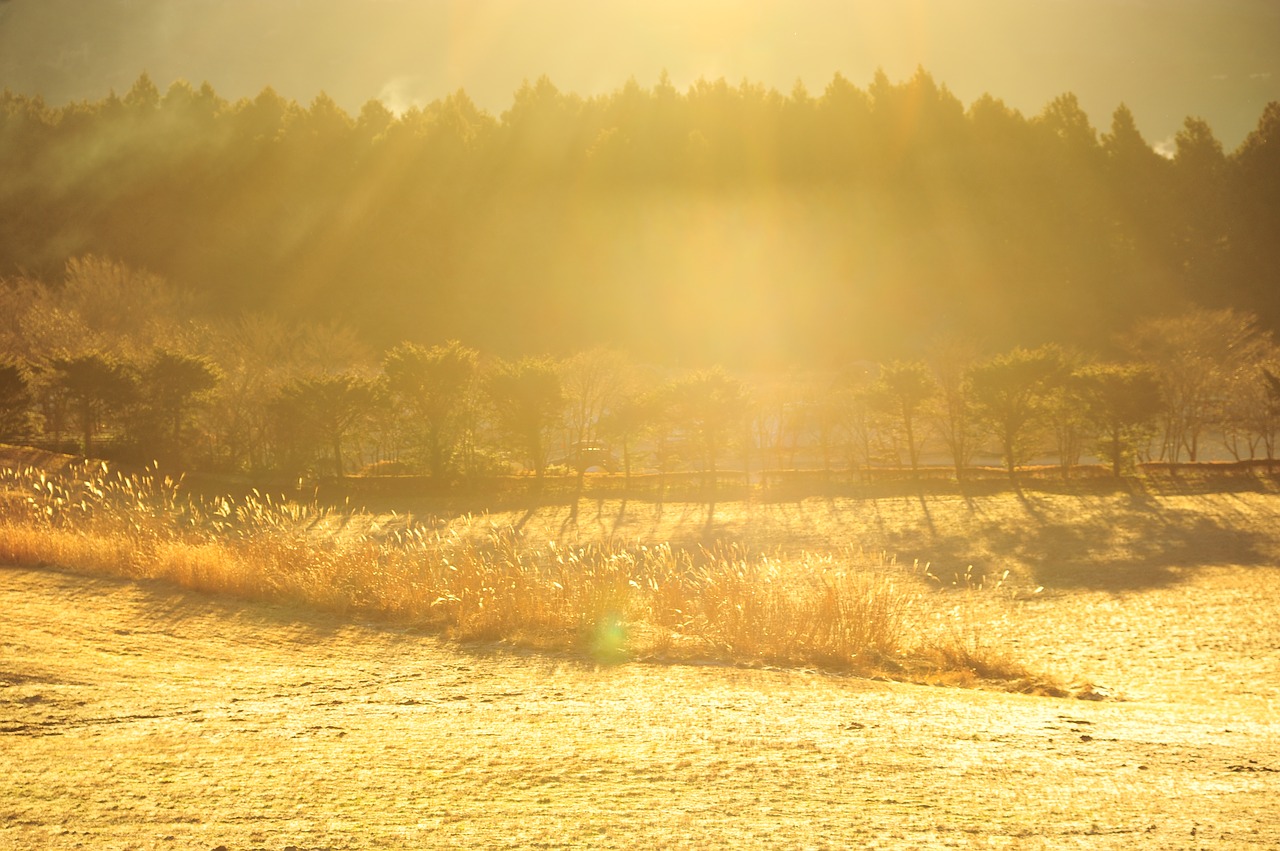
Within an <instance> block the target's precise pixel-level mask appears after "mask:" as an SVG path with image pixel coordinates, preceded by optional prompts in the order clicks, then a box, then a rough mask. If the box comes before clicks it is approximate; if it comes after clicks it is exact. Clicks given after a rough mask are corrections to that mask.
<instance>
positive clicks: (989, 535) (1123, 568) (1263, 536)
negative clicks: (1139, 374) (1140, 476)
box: [888, 492, 1280, 593]
mask: <svg viewBox="0 0 1280 851" xmlns="http://www.w3.org/2000/svg"><path fill="white" fill-rule="evenodd" d="M1017 501H1018V505H1019V507H1020V508H1021V509H1022V510H1021V512H1019V513H1017V514H1016V515H1014V516H1012V517H1010V516H1005V517H999V516H994V515H989V516H987V517H979V515H976V514H975V515H974V518H975V520H976V521H977V522H975V523H974V524H972V525H971V526H970V527H969V528H967V529H965V530H964V531H963V532H950V533H945V534H937V533H936V532H935V533H932V534H928V535H925V536H923V537H924V540H920V539H916V540H909V538H908V537H907V536H905V535H899V536H898V537H897V539H896V540H895V539H893V538H892V536H891V539H890V540H889V541H888V543H889V545H890V546H896V547H897V551H898V553H899V555H900V556H905V555H907V554H909V551H910V549H921V548H923V549H924V550H926V553H925V554H926V555H927V557H928V559H929V560H930V561H931V562H932V563H934V564H940V565H950V566H952V568H953V569H955V570H956V571H957V572H960V568H961V566H962V565H963V566H969V565H972V566H973V568H974V569H973V572H972V575H973V578H974V581H980V580H981V579H982V577H984V576H987V575H990V574H993V573H1000V572H1002V571H1003V569H1004V568H1005V567H1008V566H1010V565H1015V566H1020V567H1021V569H1022V570H1023V571H1024V572H1025V575H1026V578H1027V579H1029V580H1030V581H1032V582H1034V583H1036V584H1038V585H1042V586H1045V587H1049V588H1060V589H1080V590H1097V591H1110V592H1117V593H1119V592H1128V591H1137V590H1143V589H1151V588H1160V587H1167V586H1170V585H1174V584H1177V583H1179V582H1181V581H1182V580H1183V579H1184V578H1185V575H1186V571H1188V570H1191V569H1195V568H1197V567H1204V566H1209V565H1218V564H1232V565H1242V566H1246V567H1271V566H1273V565H1275V564H1276V554H1277V551H1278V550H1280V546H1278V544H1280V537H1277V536H1272V535H1270V534H1268V533H1266V532H1265V531H1263V530H1260V529H1257V528H1252V529H1250V528H1245V527H1244V526H1242V525H1240V524H1236V523H1233V522H1231V521H1230V519H1229V518H1222V517H1219V516H1214V515H1212V514H1209V513H1206V512H1200V511H1196V510H1188V509H1182V508H1174V507H1170V506H1162V505H1160V504H1159V503H1158V502H1157V501H1156V500H1154V499H1153V498H1151V495H1150V494H1143V493H1140V492H1134V493H1131V494H1130V496H1129V498H1128V499H1125V500H1123V501H1120V500H1112V501H1107V502H1105V503H1103V504H1101V505H1098V504H1086V503H1080V504H1079V505H1072V504H1070V503H1067V504H1066V506H1065V507H1067V508H1069V509H1072V510H1071V511H1070V513H1067V512H1061V511H1060V510H1059V509H1061V508H1062V507H1063V504H1062V503H1059V504H1058V505H1057V506H1053V505H1051V504H1049V503H1047V502H1046V501H1044V500H1042V499H1040V498H1037V497H1036V496H1035V495H1034V494H1030V493H1022V494H1020V495H1018V500H1017Z"/></svg>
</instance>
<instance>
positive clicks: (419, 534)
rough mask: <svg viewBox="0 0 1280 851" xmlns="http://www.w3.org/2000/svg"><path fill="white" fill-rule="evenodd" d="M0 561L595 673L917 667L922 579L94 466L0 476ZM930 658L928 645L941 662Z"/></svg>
mask: <svg viewBox="0 0 1280 851" xmlns="http://www.w3.org/2000/svg"><path fill="white" fill-rule="evenodd" d="M0 485H2V486H3V488H4V499H3V502H0V563H9V564H18V565H57V566H59V567H63V568H68V569H72V570H76V571H83V572H88V573H99V574H109V575H113V576H120V577H135V578H151V579H163V580H167V581H170V582H174V583H177V584H178V585H181V586H183V587H185V588H190V589H195V590H200V591H206V592H214V593H220V594H231V595H236V596H239V597H243V598H248V599H254V600H267V601H280V602H287V603H293V604H298V605H303V606H309V607H315V608H319V609H323V610H326V611H331V612H337V613H343V614H356V615H359V616H364V617H371V618H385V619H393V620H395V621H400V622H410V623H414V624H418V625H421V626H422V627H424V628H428V629H431V630H435V631H438V632H441V633H444V634H447V635H449V636H452V637H455V638H458V639H462V640H506V641H511V642H517V643H522V644H526V645H533V646H539V647H543V648H561V649H576V650H581V651H586V652H589V653H591V654H593V655H595V656H596V657H597V658H599V659H601V660H619V659H623V658H631V657H636V656H646V655H649V656H659V657H669V658H675V659H688V658H705V659H717V660H726V661H751V662H764V663H773V664H783V665H805V666H809V665H812V666H820V667H822V668H825V669H834V670H844V671H858V672H864V673H870V672H878V673H885V672H898V673H901V672H903V671H906V670H908V669H909V668H910V667H911V665H912V664H913V660H914V665H915V667H916V669H917V670H918V669H919V664H920V660H922V659H923V660H932V661H931V662H927V664H932V665H935V666H936V665H946V666H950V667H957V666H958V667H966V668H967V669H973V668H974V667H975V664H976V662H980V661H981V660H975V659H974V658H971V656H972V654H970V656H966V657H960V656H956V655H955V654H950V655H949V654H948V653H946V652H944V651H943V650H938V649H936V648H935V649H932V650H930V649H929V648H922V647H921V646H920V645H919V641H918V636H919V634H920V633H919V631H918V630H917V629H916V628H915V625H914V624H913V616H914V615H915V614H916V613H917V602H918V600H919V598H920V595H921V594H922V593H925V591H924V589H925V586H926V582H925V580H926V578H927V577H926V576H924V575H923V574H922V573H921V572H920V571H918V570H909V569H898V568H897V567H896V566H895V565H894V564H893V563H892V561H891V560H889V559H887V558H885V557H868V556H865V555H863V554H860V553H853V552H843V553H831V554H818V555H804V556H801V557H798V558H780V557H774V556H768V555H761V554H754V553H751V552H748V551H747V550H745V549H743V548H742V547H740V546H737V545H733V544H721V545H716V546H714V547H711V548H695V549H680V548H674V547H672V546H670V545H668V544H659V545H656V546H652V545H644V544H633V545H617V544H612V543H589V544H582V545H574V546H567V545H562V544H558V543H556V542H532V541H530V540H527V539H526V538H525V536H524V535H522V534H521V533H520V532H518V531H516V530H515V529H512V528H499V527H492V526H489V527H482V528H479V529H476V528H473V529H472V530H471V532H472V534H459V533H458V531H457V530H456V529H454V530H452V531H450V532H448V533H441V532H439V531H436V530H434V529H432V528H431V527H428V526H425V525H423V524H414V523H407V524H405V525H404V526H403V528H400V529H398V530H397V531H395V532H394V533H391V534H385V535H381V536H373V535H369V534H336V533H335V532H334V531H333V530H332V527H333V525H335V524H334V523H333V522H332V521H333V520H334V519H335V518H333V517H332V516H331V514H330V512H328V511H327V510H325V509H321V508H319V507H317V506H316V505H302V504H298V503H293V502H287V501H282V500H275V499H272V498H270V497H269V496H266V495H263V494H259V493H257V492H256V491H255V492H254V493H252V494H251V495H249V496H248V497H246V498H243V499H232V498H230V497H221V498H216V499H211V500H204V499H197V498H192V497H188V496H184V495H182V493H181V489H180V482H178V481H175V480H173V479H171V478H167V477H163V476H160V475H159V474H157V473H156V472H154V471H147V472H145V473H143V474H139V475H124V474H122V473H119V472H114V471H111V470H110V469H108V467H107V466H106V465H104V464H95V465H82V466H78V467H73V468H71V469H70V470H68V471H67V472H66V473H65V474H60V475H57V476H50V475H47V474H45V473H42V472H40V471H37V470H32V469H24V470H12V469H6V470H0ZM944 650H945V648H944Z"/></svg>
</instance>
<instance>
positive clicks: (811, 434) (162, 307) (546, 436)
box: [0, 257, 1280, 484]
mask: <svg viewBox="0 0 1280 851" xmlns="http://www.w3.org/2000/svg"><path fill="white" fill-rule="evenodd" d="M0 293H2V294H3V298H4V303H3V304H0V317H3V324H2V325H0V441H4V442H9V443H29V444H34V445H39V446H44V447H48V448H52V449H60V450H63V451H75V452H82V453H83V454H85V455H88V456H91V457H112V458H117V459H123V460H132V461H136V462H149V461H151V460H153V459H154V460H160V461H162V462H164V463H166V464H167V465H170V466H178V467H181V468H183V469H189V470H208V471H218V472H225V473H248V474H255V475H262V474H278V475H287V476H289V477H294V476H308V477H313V476H324V475H339V476H341V475H345V474H350V473H353V472H360V471H363V472H372V473H393V472H394V473H414V474H418V475H424V476H430V477H431V478H432V479H433V480H435V481H436V482H438V483H441V484H443V483H456V482H459V481H465V480H468V479H475V478H477V477H487V476H492V475H495V474H502V473H508V472H511V471H512V470H515V469H524V470H526V471H528V472H530V473H532V474H533V475H535V476H537V477H541V476H543V475H544V474H545V473H546V472H547V470H548V469H550V468H551V467H552V465H560V469H559V470H558V472H562V473H566V472H571V471H574V470H576V471H578V472H582V471H584V470H585V469H587V468H588V467H595V466H598V467H603V468H605V469H609V470H612V471H614V472H618V473H624V474H626V475H628V476H629V475H631V474H632V473H634V472H638V471H656V472H661V473H666V472H675V471H680V470H693V471H703V472H705V473H707V474H708V475H715V473H716V472H717V471H723V470H734V471H742V470H744V469H745V470H748V471H755V472H757V473H758V472H760V471H762V470H765V469H797V468H801V469H811V470H824V471H835V470H840V471H853V472H854V473H860V474H864V475H870V474H873V473H874V471H875V470H877V469H884V468H893V469H897V470H901V471H908V470H910V471H918V470H919V468H920V467H921V466H922V465H923V464H925V463H926V459H929V460H928V462H927V463H929V464H932V465H935V466H936V465H938V464H948V465H950V466H951V467H952V468H954V474H955V475H956V476H957V477H958V478H962V477H964V476H965V475H966V471H967V469H969V468H970V466H971V464H972V463H973V461H974V459H975V458H977V457H983V456H999V457H1000V458H1002V459H1003V462H1004V464H1005V465H1006V467H1007V469H1008V471H1009V473H1010V474H1011V475H1013V474H1015V473H1016V471H1017V469H1018V467H1019V466H1020V465H1024V464H1026V463H1027V462H1029V461H1032V460H1033V459H1043V458H1046V457H1052V458H1055V459H1056V460H1057V462H1058V463H1059V464H1060V465H1061V466H1062V469H1063V472H1064V474H1069V473H1070V472H1071V471H1072V470H1073V469H1074V468H1075V467H1076V466H1077V465H1078V464H1079V463H1080V462H1081V460H1082V459H1093V458H1096V459H1100V460H1101V461H1102V462H1104V463H1105V464H1106V465H1107V466H1108V467H1109V468H1110V470H1111V471H1112V472H1113V473H1114V474H1115V475H1117V476H1119V475H1123V474H1124V473H1125V472H1126V471H1127V470H1129V469H1131V468H1132V466H1133V465H1134V464H1135V463H1136V462H1138V461H1142V460H1163V461H1169V462H1180V461H1184V460H1189V461H1197V460H1202V459H1203V458H1204V457H1205V454H1206V453H1213V454H1217V455H1222V454H1224V453H1227V454H1229V455H1230V457H1232V458H1235V459H1238V460H1245V459H1257V458H1266V459H1271V458H1273V457H1274V456H1275V451H1276V435H1277V431H1278V429H1280V347H1277V345H1276V344H1275V342H1274V340H1273V338H1272V335H1271V334H1270V333H1269V332H1266V331H1264V330H1262V329H1260V327H1259V325H1258V323H1257V320H1256V318H1255V317H1253V316H1252V315H1250V314H1247V313H1243V312H1239V311H1233V310H1206V309H1196V310H1192V311H1189V312H1184V313H1179V314H1176V315H1170V316H1166V317H1154V318H1146V319H1142V320H1140V321H1139V322H1137V323H1136V324H1135V325H1134V326H1133V327H1132V328H1131V329H1130V330H1129V331H1128V332H1127V333H1126V334H1125V335H1124V337H1123V339H1122V340H1121V341H1119V342H1118V343H1117V344H1116V346H1115V347H1114V348H1115V349H1116V350H1118V351H1123V352H1124V353H1125V355H1124V357H1123V359H1114V358H1107V359H1103V358H1100V357H1098V356H1097V354H1096V353H1090V352H1087V351H1083V350H1071V349H1067V348H1064V347H1060V346H1056V345H1046V346H1041V347H1037V348H1034V349H1027V348H1021V347H1015V348H1012V349H1008V350H1003V351H997V352H994V353H993V352H991V351H982V350H980V349H977V348H976V347H974V346H973V345H972V344H971V343H970V342H969V341H967V340H958V339H956V338H939V339H937V340H935V341H933V342H932V343H931V345H930V346H928V347H927V351H926V355H925V356H923V357H921V358H919V359H916V360H890V361H885V362H881V363H871V362H850V363H848V364H845V365H843V366H842V367H841V368H838V369H830V370H792V371H788V372H771V373H751V374H748V373H739V372H729V371H725V370H724V369H720V368H715V369H711V370H679V369H672V368H670V367H660V366H653V365H646V364H643V363H641V362H638V361H636V360H635V359H633V358H631V357H629V356H627V355H624V354H622V353H620V352H618V351H616V350H610V349H600V348H593V349H587V350H583V351H580V352H577V353H574V354H572V355H569V356H567V357H564V358H558V359H557V358H550V357H543V358H532V357H521V358H518V359H509V360H508V359H502V358H499V357H496V356H493V355H491V354H489V353H484V352H481V351H477V350H475V349H472V348H469V347H467V346H464V345H462V344H460V343H457V342H450V343H447V344H436V345H430V346H424V345H419V344H415V343H410V342H401V343H398V344H396V345H394V346H392V347H390V348H388V349H386V350H384V351H383V352H382V353H381V354H376V353H374V352H372V351H370V350H369V349H367V348H366V347H365V346H364V345H363V343H362V342H361V341H360V340H359V339H358V337H357V336H356V335H355V334H353V333H352V332H350V331H349V330H346V329H344V328H342V327H340V326H336V325H305V324H296V325H290V324H286V323H284V322H282V321H280V320H278V319H271V318H264V317H253V316H247V317H241V318H237V319H234V320H224V321H218V322H208V321H197V320H196V319H195V318H194V317H193V313H192V308H191V305H190V301H189V297H188V296H187V295H186V294H185V293H183V292H182V291H181V290H178V289H176V288H174V287H172V286H170V285H169V284H167V283H166V282H165V281H163V280H162V279H160V278H158V277H156V276H154V275H151V274H148V273H142V272H137V271H134V270H132V269H130V268H129V267H127V266H124V265H122V264H120V263H117V262H112V261H107V260H103V259H100V258H96V257H85V258H77V259H75V260H73V261H71V262H70V263H69V264H68V268H67V270H66V274H65V277H64V280H63V281H62V282H61V283H59V284H57V285H46V284H44V283H42V282H40V281H37V280H34V279H30V278H17V279H6V280H4V282H3V287H0Z"/></svg>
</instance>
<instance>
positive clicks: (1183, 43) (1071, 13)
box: [0, 0, 1280, 150]
mask: <svg viewBox="0 0 1280 851" xmlns="http://www.w3.org/2000/svg"><path fill="white" fill-rule="evenodd" d="M917 65H922V66H924V68H925V69H926V70H928V71H929V72H931V73H932V74H933V75H934V77H935V79H937V80H938V81H939V82H941V83H945V84H946V85H947V86H948V87H950V88H951V90H952V91H953V92H955V93H956V95H958V96H959V97H960V99H961V100H963V101H964V102H965V103H966V104H968V103H970V102H972V101H973V100H974V99H976V98H977V97H978V96H980V95H981V94H983V93H984V92H990V93H991V94H993V95H995V96H996V97H999V98H1002V99H1003V100H1004V101H1005V102H1006V103H1008V104H1009V105H1010V106H1013V107H1016V108H1018V109H1020V110H1022V111H1023V112H1024V113H1025V114H1028V115H1031V114H1035V113H1037V112H1039V111H1040V109H1041V108H1042V107H1043V106H1044V105H1045V104H1046V103H1048V101H1050V100H1051V99H1052V98H1054V97H1055V96H1057V95H1059V94H1061V93H1063V92H1067V91H1071V92H1075V94H1076V95H1077V96H1078V97H1079V98H1080V102H1081V103H1082V105H1083V106H1084V108H1085V110H1086V111H1087V112H1088V113H1089V116H1090V118H1091V119H1092V120H1093V123H1094V126H1095V127H1097V128H1098V129H1100V130H1105V129H1106V128H1107V127H1108V126H1109V125H1110V121H1111V113H1112V112H1113V111H1114V109H1115V107H1116V106H1117V105H1118V104H1120V103H1121V102H1124V103H1127V104H1128V105H1129V107H1130V108H1131V109H1132V110H1133V112H1134V114H1135V116H1136V118H1137V120H1138V124H1139V127H1140V128H1141V129H1142V130H1143V132H1144V134H1145V135H1146V136H1147V138H1148V140H1149V141H1150V142H1152V143H1153V144H1155V143H1160V142H1161V141H1164V140H1168V139H1170V138H1171V137H1172V135H1173V134H1174V133H1175V132H1176V131H1177V130H1178V129H1179V127H1180V126H1181V125H1182V121H1183V119H1184V118H1185V117H1186V116H1187V115H1198V116H1201V117H1203V118H1205V119H1207V120H1208V121H1209V123H1210V124H1211V125H1212V127H1213V128H1214V130H1215V131H1216V133H1217V135H1218V137H1219V139H1221V140H1222V141H1223V143H1224V144H1225V145H1226V147H1227V149H1228V150H1230V149H1232V148H1234V147H1235V146H1236V145H1237V144H1238V143H1239V142H1240V140H1241V139H1242V138H1243V137H1244V136H1245V134H1246V133H1248V131H1249V130H1251V129H1252V128H1253V127H1254V126H1256V124H1257V120H1258V117H1259V116H1260V115H1261V113H1262V109H1263V107H1264V106H1265V105H1266V104H1267V102H1268V101H1272V100H1280V0H902V1H901V2H894V0H777V2H775V0H739V1H738V2H731V0H0V87H7V88H9V89H11V90H13V91H17V92H22V93H27V94H36V93H40V94H43V95H44V96H45V98H46V99H47V100H48V101H49V102H50V103H52V104H62V103H65V102H67V101H68V100H78V99H85V98H88V99H96V98H99V97H102V96H103V95H105V94H106V93H107V92H108V91H109V90H111V89H113V88H114V89H115V90H116V91H117V92H118V93H123V92H124V91H126V90H127V89H128V88H129V86H130V85H131V84H132V83H133V81H134V80H135V79H137V77H138V75H139V73H141V72H142V71H143V70H146V71H148V72H149V73H150V74H151V76H152V78H153V79H154V80H155V81H156V83H157V84H158V85H159V86H160V88H161V89H162V90H163V89H164V88H166V87H167V86H168V85H169V83H171V82H172V81H174V80H176V79H186V80H189V81H190V82H192V83H194V84H197V85H198V84H199V83H201V82H203V81H206V80H207V81H208V82H210V83H211V84H212V85H213V86H214V88H215V89H216V90H217V91H218V92H219V94H221V95H223V96H224V97H227V98H229V99H236V98H240V97H245V96H251V95H254V94H256V93H257V92H259V91H261V90H262V88H263V87H265V86H267V85H270V86H273V87H274V88H275V89H276V90H277V91H279V92H280V93H281V94H283V95H285V96H286V97H290V98H293V99H296V100H298V101H300V102H302V103H304V104H305V103H309V102H310V101H311V99H312V98H313V97H314V96H315V95H316V94H317V93H318V92H320V91H325V92H327V93H328V94H329V95H331V96H332V97H333V98H334V99H336V100H337V101H338V102H339V103H340V104H341V105H342V106H344V107H345V108H347V109H348V111H351V112H354V111H356V110H358V108H359V106H360V105H361V104H362V103H363V102H364V101H366V100H369V99H370V98H381V99H382V100H384V101H385V102H387V103H388V105H389V106H392V107H393V108H403V107H406V106H408V105H411V104H413V103H419V104H422V103H426V102H429V101H431V100H433V99H435V98H437V97H440V96H443V95H445V94H447V93H449V92H450V91H453V90H455V89H458V88H465V89H466V90H467V92H468V93H470V94H471V96H472V97H473V98H474V99H475V100H476V101H477V102H478V103H479V104H480V105H481V106H483V107H485V108H486V109H488V110H490V111H491V112H494V113H495V114H497V113H501V112H502V111H503V110H504V109H506V108H507V106H508V105H509V104H510V102H511V96H512V93H513V92H514V91H515V90H516V89H517V88H518V87H519V86H520V83H521V81H522V80H524V79H526V78H528V79H530V80H532V79H535V78H537V77H538V76H539V75H541V74H547V75H549V76H550V77H551V79H552V81H553V82H554V83H555V84H556V85H558V86H559V87H560V88H562V89H568V90H573V91H576V92H580V93H583V94H591V93H597V92H603V91H608V90H611V89H614V88H616V87H618V86H619V85H621V84H622V83H623V82H625V81H626V79H627V78H628V77H631V76H634V77H635V78H636V80H637V81H638V82H639V83H640V84H641V85H644V86H649V85H652V84H653V83H654V82H655V81H656V80H657V78H658V75H659V73H660V72H661V71H662V70H663V69H664V68H665V69H666V70H667V71H668V72H669V73H670V75H671V79H672V81H673V82H674V83H675V84H676V85H677V86H678V87H680V88H681V89H683V88H684V87H685V86H687V85H688V84H689V83H690V82H692V81H693V80H696V79H697V78H698V77H707V78H718V77H721V76H723V77H726V78H727V79H729V80H730V81H731V82H734V83H736V82H738V81H740V80H742V79H743V78H747V79H750V80H752V81H757V82H763V83H765V84H767V85H770V86H773V87H776V88H778V89H780V90H782V91H784V92H788V91H790V90H791V87H792V86H793V85H794V83H795V81H796V80H797V79H800V80H802V81H803V82H804V84H805V85H806V86H807V87H808V88H809V90H810V91H811V92H812V93H814V94H817V93H820V92H821V91H822V89H823V88H825V86H826V85H827V83H828V82H829V81H830V79H831V77H832V75H833V74H835V73H836V72H837V71H839V72H841V73H843V74H844V75H845V76H846V77H848V78H849V79H850V80H851V81H852V82H854V83H855V84H857V85H859V86H862V87H865V86H866V85H867V84H868V83H869V82H870V80H871V77H872V75H873V74H874V73H875V70H876V68H877V67H882V68H884V70H885V72H886V73H887V74H888V75H889V77H890V78H891V79H892V80H894V81H898V80H902V79H905V78H907V77H909V76H911V74H912V73H913V72H914V70H915V68H916V66H917Z"/></svg>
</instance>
